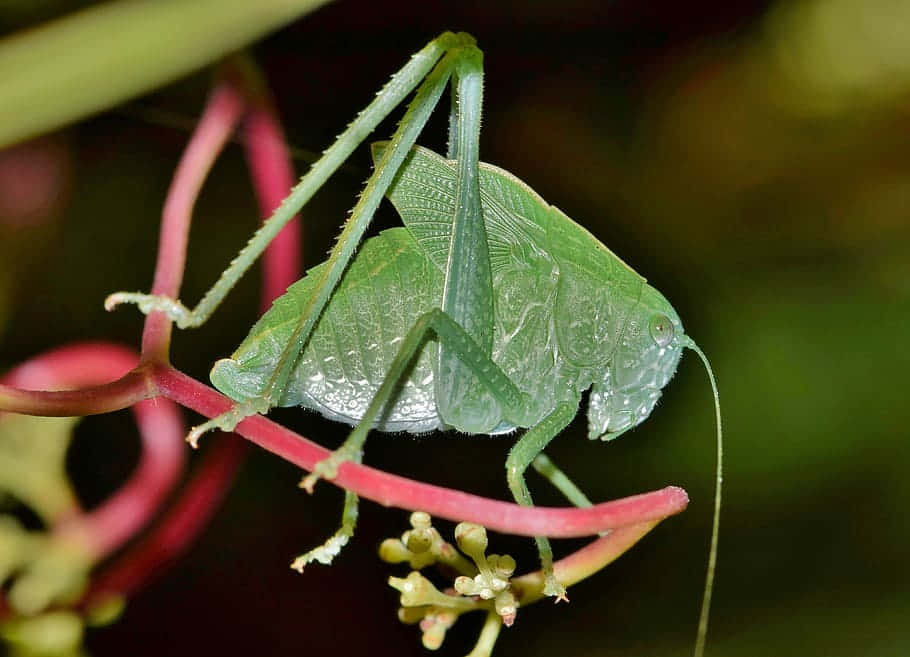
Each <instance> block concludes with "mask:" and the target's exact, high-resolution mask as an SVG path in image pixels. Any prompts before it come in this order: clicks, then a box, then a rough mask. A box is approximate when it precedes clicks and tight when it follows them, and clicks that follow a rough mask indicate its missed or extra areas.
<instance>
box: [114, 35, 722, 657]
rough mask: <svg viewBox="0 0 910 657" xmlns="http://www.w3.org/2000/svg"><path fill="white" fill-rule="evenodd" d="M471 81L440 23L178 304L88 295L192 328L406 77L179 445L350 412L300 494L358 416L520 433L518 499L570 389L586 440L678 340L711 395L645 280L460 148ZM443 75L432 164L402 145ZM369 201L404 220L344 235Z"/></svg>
mask: <svg viewBox="0 0 910 657" xmlns="http://www.w3.org/2000/svg"><path fill="white" fill-rule="evenodd" d="M482 75H483V73H482V54H481V52H480V50H479V49H478V48H477V47H476V45H475V43H474V39H473V38H472V37H470V36H469V35H466V34H452V33H445V34H443V35H441V36H440V37H438V38H437V39H435V40H433V41H431V42H430V43H429V44H428V45H427V46H426V47H425V48H424V49H423V50H421V51H420V52H418V53H417V54H416V55H415V56H414V57H413V58H412V59H411V60H410V61H409V62H408V63H407V64H406V65H405V66H404V67H403V68H402V69H401V70H400V71H399V72H398V73H396V74H395V75H394V76H393V77H392V79H391V81H390V82H389V83H388V84H387V85H386V86H385V87H384V88H383V89H382V90H381V91H380V93H379V94H378V95H377V96H376V98H375V99H374V100H373V102H371V103H370V104H369V105H368V106H367V107H366V109H364V110H363V111H362V112H361V113H360V114H358V115H357V117H356V118H355V120H354V121H353V122H352V123H351V124H350V126H349V127H348V128H347V130H345V132H344V133H343V134H342V135H341V136H340V137H339V138H338V140H337V141H336V142H335V143H334V144H333V145H332V146H331V147H330V148H329V149H328V150H327V151H325V153H324V155H323V156H322V158H320V159H319V160H318V161H317V162H316V163H315V164H314V165H313V167H312V168H311V169H310V171H309V172H308V173H307V174H306V176H304V177H303V179H302V180H301V181H300V183H299V184H298V185H297V186H296V187H295V188H294V189H293V190H292V192H291V194H290V196H289V197H288V198H287V199H286V200H285V202H284V203H283V204H282V205H281V206H280V207H279V208H278V210H276V212H275V214H274V215H273V216H272V218H271V219H270V220H269V221H268V222H267V223H266V224H265V225H264V226H263V227H262V228H261V229H260V230H259V231H258V232H257V233H256V235H254V237H253V238H252V239H251V240H250V242H249V244H248V245H247V246H246V247H245V248H244V249H243V250H242V251H241V252H240V254H239V255H238V257H237V258H236V259H235V260H234V261H233V262H232V263H231V265H230V267H228V269H227V270H226V271H225V272H224V273H223V274H222V275H221V278H220V279H219V280H218V282H217V283H216V284H215V286H214V287H213V288H212V289H211V290H210V291H209V292H208V293H207V294H206V295H205V297H204V298H203V299H202V301H201V302H200V303H199V305H198V306H197V307H196V308H195V309H193V310H189V309H188V308H186V307H185V306H183V305H182V304H181V303H180V302H179V301H177V300H174V299H167V298H163V297H155V296H152V295H144V294H138V293H122V292H121V293H117V294H114V295H111V297H109V298H108V300H107V302H106V305H107V306H108V308H112V307H113V306H115V305H117V304H119V303H124V302H128V303H135V304H137V305H138V306H139V308H140V309H141V310H142V311H143V312H146V313H148V312H152V311H164V312H166V313H167V314H168V316H169V317H170V318H171V319H173V320H174V321H176V323H177V325H178V326H180V327H189V326H198V325H200V324H202V323H203V322H204V321H205V320H206V319H207V318H208V316H209V315H210V314H211V313H212V312H213V310H214V309H215V307H217V305H218V304H219V303H220V302H221V300H222V299H223V298H224V296H225V295H226V294H227V292H228V291H229V290H230V288H231V287H232V286H233V285H234V283H235V282H236V281H237V280H238V278H239V277H240V276H241V275H242V274H243V273H244V272H245V271H246V269H248V268H249V266H250V265H251V264H252V263H253V261H254V260H255V259H256V258H257V257H258V256H259V255H260V253H261V252H262V251H263V250H264V249H265V247H266V246H267V245H268V243H269V241H270V240H271V239H272V238H273V237H274V236H275V235H276V234H277V233H278V231H279V230H280V229H281V228H282V227H283V226H284V225H285V224H286V223H287V222H288V221H289V220H290V218H291V217H292V216H293V215H294V214H295V213H296V212H297V211H298V210H299V209H300V207H301V206H303V205H304V204H305V203H306V202H307V201H308V200H309V199H310V197H311V196H312V195H313V193H314V192H315V191H316V190H317V189H318V188H319V187H320V186H321V185H322V184H323V183H324V182H325V181H326V179H327V178H328V177H329V176H330V175H331V174H332V173H333V172H334V171H335V170H336V169H337V168H338V167H339V166H340V165H341V164H342V163H343V162H344V160H346V159H347V157H348V156H349V155H350V154H351V153H352V151H353V150H354V148H356V147H357V145H359V144H360V143H361V142H362V141H363V140H364V139H365V138H366V136H367V135H368V134H369V133H370V132H371V131H372V130H373V129H374V128H375V127H376V125H377V124H378V123H379V122H380V121H381V120H382V119H383V118H385V117H386V116H387V115H388V114H389V112H390V111H391V110H392V109H394V108H395V107H396V106H397V105H398V104H399V103H400V102H402V101H403V99H404V98H405V97H406V96H407V95H409V94H410V93H411V92H412V91H413V90H414V89H415V88H416V89H417V91H416V94H415V96H414V99H413V100H412V101H411V103H410V104H409V106H408V108H407V111H406V112H405V115H404V118H403V119H402V121H401V123H400V124H399V127H398V129H397V130H396V131H395V133H394V135H393V136H392V138H391V140H390V141H389V142H384V143H380V144H374V146H373V158H374V162H375V170H374V173H373V174H372V176H371V177H370V178H369V180H368V182H367V184H366V188H365V190H364V192H363V194H362V195H361V197H360V199H359V200H358V202H357V204H356V205H355V207H354V209H353V211H352V214H351V216H350V218H349V219H348V221H347V223H346V224H345V226H344V229H343V231H342V233H341V235H340V236H339V238H338V241H337V243H336V244H335V246H334V248H333V250H332V252H331V254H330V256H329V258H328V260H327V261H326V262H324V263H322V264H320V265H318V266H316V267H314V268H313V269H311V270H310V271H309V272H308V273H307V274H306V276H305V277H304V278H303V279H301V280H300V281H298V282H297V283H296V284H294V285H293V286H291V287H290V288H289V289H288V291H287V293H286V294H285V295H283V296H282V297H280V298H279V299H277V300H276V301H275V302H274V304H273V306H272V308H271V309H270V310H269V311H268V312H267V313H266V314H264V315H263V316H262V318H261V319H260V320H259V321H258V322H257V323H256V325H255V326H254V327H253V328H252V330H251V331H250V333H249V335H248V336H247V338H246V339H245V340H244V341H243V343H242V344H241V345H240V347H238V349H237V350H236V351H235V352H234V354H233V355H232V356H231V358H228V359H223V360H220V361H218V362H217V363H216V364H215V366H214V368H213V370H212V374H211V378H212V382H213V384H214V385H215V387H216V388H218V389H219V390H220V391H222V392H223V393H225V394H226V395H228V396H229V397H231V398H232V399H234V400H235V401H236V402H237V404H236V405H235V406H234V408H233V409H232V410H231V411H229V412H228V413H226V414H224V415H222V416H219V417H216V418H214V419H213V420H211V421H209V422H207V423H205V424H203V425H201V426H200V427H197V428H195V429H194V430H193V431H192V432H191V434H190V440H191V442H193V443H194V444H195V441H196V440H197V439H198V437H199V436H200V435H201V434H202V433H204V432H205V431H208V430H210V429H213V428H220V429H223V430H231V429H233V428H234V427H235V426H236V425H237V423H238V422H240V421H241V420H242V419H243V418H244V417H247V416H249V415H252V414H254V413H264V412H267V411H268V410H269V409H270V408H272V407H274V406H303V407H305V408H309V409H312V410H315V411H318V412H320V413H321V414H323V415H325V416H326V417H328V418H330V419H333V420H338V421H341V422H347V423H349V424H352V425H355V428H354V430H353V431H352V433H351V434H350V436H349V437H348V439H347V440H346V441H345V443H344V444H343V445H342V447H340V448H339V449H338V450H336V451H335V452H334V453H333V455H332V456H331V457H330V458H329V459H327V460H326V461H323V462H322V463H320V464H319V465H318V466H317V468H316V469H315V471H314V472H313V473H311V474H310V475H309V476H308V477H307V478H306V479H305V480H304V483H305V485H306V486H307V487H309V488H311V487H312V485H313V484H314V483H315V482H316V481H317V480H318V479H319V478H322V477H325V478H332V477H333V476H334V474H335V473H336V470H337V468H338V466H339V465H340V464H342V463H344V462H345V461H348V460H356V461H359V460H360V459H361V455H362V450H363V445H364V441H365V439H366V436H367V433H368V432H369V430H370V429H374V428H375V429H378V430H381V431H407V432H413V433H423V432H428V431H431V430H436V429H443V430H445V429H455V430H457V431H461V432H465V433H475V434H505V433H511V432H513V431H515V430H517V429H525V431H524V433H523V434H522V435H521V438H520V439H519V440H518V441H517V442H516V444H515V445H514V446H513V448H512V450H511V451H510V453H509V456H508V458H507V460H506V476H507V481H508V485H509V488H510V490H511V492H512V494H513V496H514V497H515V499H516V501H517V502H519V503H520V504H524V505H531V504H532V500H531V495H530V493H529V491H528V488H527V486H526V484H525V480H524V472H525V470H526V469H527V467H528V466H529V465H531V464H532V462H533V461H534V460H535V458H536V457H538V455H542V453H543V450H544V449H545V448H546V446H547V444H548V443H549V442H550V441H551V440H552V439H553V438H554V437H556V435H558V434H559V433H560V432H561V431H562V430H563V429H564V428H565V427H566V425H568V424H569V422H570V421H571V420H572V418H573V417H574V416H575V415H576V414H577V413H578V410H579V405H580V402H581V397H582V393H583V392H585V391H586V390H588V389H590V390H591V392H590V396H589V405H588V411H587V415H588V425H589V432H588V436H589V438H592V439H595V438H600V439H602V440H610V439H613V438H616V437H618V436H619V435H621V434H622V433H624V432H625V431H627V430H628V429H631V428H632V427H635V426H636V425H638V424H640V423H641V422H643V421H644V420H645V419H646V418H647V417H648V415H649V414H650V413H651V411H652V410H653V408H654V405H655V403H656V402H657V400H658V398H659V397H660V394H661V390H662V388H663V387H664V386H665V385H666V384H667V382H668V381H669V380H670V378H671V377H672V375H673V374H674V372H675V370H676V366H677V363H678V362H679V359H680V356H681V352H682V349H683V347H689V348H691V349H693V350H695V351H696V352H697V353H698V355H699V356H700V357H701V359H702V361H703V362H704V363H705V366H706V367H707V368H708V374H709V378H710V381H711V385H712V388H713V389H714V394H715V401H716V399H717V393H716V386H715V383H714V377H713V374H711V372H710V367H709V366H708V364H707V360H706V359H705V357H704V355H703V354H702V352H701V351H700V350H699V349H698V347H697V346H696V345H695V343H694V342H692V340H691V339H690V338H689V337H688V336H686V335H685V334H684V333H683V328H682V323H681V322H680V319H679V317H678V315H677V314H676V312H675V311H674V310H673V308H672V306H671V305H670V304H669V302H668V301H667V300H666V299H665V298H664V297H663V296H662V295H661V294H660V292H658V291H657V290H656V289H654V288H653V287H651V286H650V285H648V284H647V283H646V282H645V279H644V278H642V277H641V276H640V275H639V274H637V273H636V272H635V271H634V270H632V269H631V268H630V267H629V266H628V265H626V264H625V263H624V262H623V261H622V260H620V259H619V258H618V257H617V256H616V255H614V254H613V253H612V252H611V251H609V250H608V249H607V248H606V247H605V246H603V245H602V244H601V243H600V242H598V241H597V240H596V239H595V238H594V237H593V236H592V235H591V234H590V233H588V232H587V231H586V230H585V229H584V228H582V227H581V226H579V225H578V224H576V223H575V222H573V221H572V220H571V219H569V218H568V217H567V216H566V215H565V214H563V213H562V212H561V211H560V210H558V209H557V208H555V207H554V206H552V205H549V204H548V203H547V202H545V201H544V200H543V199H542V198H540V196H538V195H537V194H536V193H535V192H534V191H533V190H532V189H531V188H530V187H528V186H527V185H526V184H524V183H523V182H521V181H520V180H518V179H517V178H516V177H515V176H513V175H511V174H509V173H508V172H506V171H503V170H502V169H499V168H496V167H494V166H491V165H488V164H483V163H481V162H480V161H479V147H478V142H479V133H480V113H481V104H482ZM450 78H451V80H452V110H451V112H450V114H449V145H448V152H447V154H446V156H445V157H443V156H441V155H437V154H436V153H433V152H432V151H429V150H426V149H424V148H420V147H416V146H415V142H416V139H417V136H418V134H419V133H420V131H421V130H422V129H423V126H424V125H425V123H426V121H427V119H428V117H429V115H430V114H431V113H432V111H433V109H434V107H435V106H436V104H437V102H438V100H439V98H440V97H441V95H442V93H443V91H444V89H445V86H446V85H447V83H448V81H449V79H450ZM383 196H388V197H389V199H390V200H391V201H392V203H393V205H394V206H395V208H396V209H397V211H398V212H399V214H400V215H401V217H402V220H403V223H404V227H400V228H393V229H390V230H386V231H384V232H382V233H380V234H379V235H377V236H376V237H373V238H370V239H367V240H365V241H363V240H362V238H363V235H364V231H365V230H366V228H367V225H368V224H369V222H370V220H371V218H372V216H373V214H374V212H375V210H376V208H377V206H378V205H379V202H380V200H381V199H382V198H383ZM355 249H358V252H357V254H356V256H354V255H353V254H354V251H355ZM715 408H716V418H717V431H718V477H717V489H716V498H715V515H714V530H713V533H712V547H711V556H710V558H709V567H708V571H709V572H708V584H707V585H706V590H705V599H704V601H703V606H702V618H701V623H700V629H699V642H698V645H697V651H700V650H701V647H702V645H703V641H704V633H705V631H706V626H707V612H708V608H709V601H710V588H711V586H710V582H711V578H712V576H713V569H714V561H715V557H716V543H717V521H718V514H719V504H720V444H721V443H720V412H719V410H718V409H717V406H716V404H715ZM550 471H552V469H550ZM557 472H558V471H557ZM560 474H561V473H560ZM581 497H582V498H583V496H581ZM356 503H357V498H356V496H355V495H353V494H352V493H348V494H347V497H346V502H345V514H344V521H343V523H342V528H341V529H340V530H339V532H338V533H337V534H336V535H335V536H334V537H333V538H332V539H330V541H329V542H327V543H326V545H324V546H322V547H320V548H318V549H316V550H313V551H312V552H310V553H308V554H307V555H305V556H304V557H302V558H301V559H299V560H298V562H296V565H297V566H299V567H301V568H302V566H303V564H304V563H306V562H308V561H310V560H314V559H315V560H320V561H324V562H325V561H328V560H330V559H331V557H332V556H333V554H334V552H336V551H337V549H338V548H339V547H340V546H341V545H343V544H344V542H346V540H347V538H348V536H350V534H351V533H352V531H353V524H354V519H355V518H356ZM536 541H537V544H538V549H539V552H540V557H541V562H542V565H543V570H544V573H545V576H546V586H545V592H546V593H547V594H548V595H552V596H556V597H557V599H559V598H563V597H564V596H565V589H564V588H563V586H562V585H561V584H559V582H558V581H556V578H555V576H554V574H553V567H552V551H551V549H550V546H549V543H548V541H547V539H546V538H545V537H538V538H537V539H536Z"/></svg>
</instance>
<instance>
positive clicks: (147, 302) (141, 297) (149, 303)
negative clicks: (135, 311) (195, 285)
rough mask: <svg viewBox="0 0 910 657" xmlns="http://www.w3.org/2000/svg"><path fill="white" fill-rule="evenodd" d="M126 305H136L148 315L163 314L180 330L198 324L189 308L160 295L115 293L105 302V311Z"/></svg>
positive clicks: (175, 300)
mask: <svg viewBox="0 0 910 657" xmlns="http://www.w3.org/2000/svg"><path fill="white" fill-rule="evenodd" d="M124 303H132V304H135V305H136V306H137V307H138V308H139V311H140V312H141V313H143V314H144V315H148V314H150V313H153V312H159V311H160V312H163V313H164V314H165V315H167V316H168V319H170V320H171V321H173V322H174V323H175V324H177V327H178V328H182V329H184V328H187V327H189V326H196V325H197V324H198V322H197V321H196V317H195V315H194V314H193V311H191V310H190V309H189V308H187V307H186V306H184V305H183V304H182V303H180V302H179V301H178V300H177V299H172V298H170V297H166V296H162V295H158V294H143V293H141V292H114V293H113V294H110V295H108V297H107V298H106V299H105V300H104V309H105V310H107V311H108V312H110V311H111V310H113V309H114V308H116V307H117V306H119V305H121V304H124Z"/></svg>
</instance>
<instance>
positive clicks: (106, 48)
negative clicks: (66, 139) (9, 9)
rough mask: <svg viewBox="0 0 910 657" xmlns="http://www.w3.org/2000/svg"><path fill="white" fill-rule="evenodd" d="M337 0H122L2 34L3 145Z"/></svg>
mask: <svg viewBox="0 0 910 657" xmlns="http://www.w3.org/2000/svg"><path fill="white" fill-rule="evenodd" d="M326 2H328V0H256V2H250V0H120V1H119V2H108V3H105V4H101V5H98V6H95V7H91V8H88V9H85V10H83V11H79V12H75V13H73V14H70V15H68V16H65V17H63V18H60V19H57V20H54V21H51V22H49V23H46V24H45V25H42V26H39V27H37V28H35V29H31V30H26V31H23V32H20V33H16V34H14V35H12V36H10V37H7V38H6V39H3V40H0V148H2V147H4V146H7V145H9V144H12V143H14V142H17V141H21V140H24V139H27V138H29V137H33V136H35V135H38V134H41V133H44V132H48V131H50V130H53V129H55V128H59V127H60V126H62V125H65V124H67V123H70V122H72V121H76V120H78V119H81V118H83V117H85V116H88V115H90V114H93V113H95V112H98V111H101V110H104V109H106V108H108V107H112V106H114V105H117V104H118V103H122V102H123V101H125V100H127V99H129V98H131V97H134V96H137V95H139V94H142V93H145V92H147V91H149V90H151V89H154V88H156V87H158V86H161V85H163V84H166V83H168V82H170V81H172V80H174V79H176V78H179V77H180V76H182V75H186V74H187V73H190V72H192V71H194V70H196V69H199V68H202V67H204V66H206V65H208V64H210V63H212V62H213V61H215V60H217V59H218V58H220V57H223V56H224V55H225V54H227V53H229V52H232V51H235V50H238V49H240V48H242V47H244V46H246V45H247V44H249V43H251V42H253V41H255V40H257V39H259V38H261V37H262V36H264V35H265V34H267V33H268V32H271V31H272V30H275V29H278V28H280V27H281V26H283V25H285V24H287V23H289V22H291V21H292V20H294V19H295V18H297V17H299V16H301V15H303V14H305V13H307V12H309V11H312V10H314V9H316V8H317V7H319V6H321V5H323V4H325V3H326Z"/></svg>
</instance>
